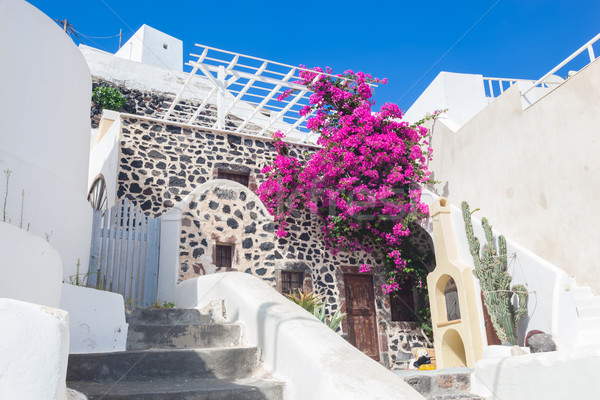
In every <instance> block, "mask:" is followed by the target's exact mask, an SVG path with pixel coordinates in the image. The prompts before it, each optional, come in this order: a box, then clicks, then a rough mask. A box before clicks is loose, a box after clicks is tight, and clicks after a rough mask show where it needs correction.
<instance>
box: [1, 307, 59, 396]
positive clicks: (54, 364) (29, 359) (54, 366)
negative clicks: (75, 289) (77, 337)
mask: <svg viewBox="0 0 600 400" xmlns="http://www.w3.org/2000/svg"><path fill="white" fill-rule="evenodd" d="M0 321H2V329H0V399H36V400H55V399H61V400H62V399H65V397H66V384H65V380H66V374H67V359H68V351H69V316H68V314H67V313H66V312H65V311H63V310H59V309H56V308H49V307H44V306H40V305H37V304H31V303H25V302H22V301H18V300H13V299H0Z"/></svg>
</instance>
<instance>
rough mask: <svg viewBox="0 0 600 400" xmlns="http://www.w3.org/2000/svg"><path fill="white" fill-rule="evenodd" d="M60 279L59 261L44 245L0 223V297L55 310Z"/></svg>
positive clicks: (31, 235)
mask: <svg viewBox="0 0 600 400" xmlns="http://www.w3.org/2000/svg"><path fill="white" fill-rule="evenodd" d="M62 275H63V270H62V261H61V257H60V255H59V254H58V252H57V251H56V250H55V249H54V248H53V247H52V246H50V244H49V243H48V242H47V241H45V240H44V239H42V238H41V237H39V236H36V235H34V234H32V233H29V232H27V231H25V230H24V229H19V228H18V227H16V226H14V225H11V224H8V223H6V222H0V297H7V298H12V299H18V300H22V301H27V302H30V303H36V304H41V305H45V306H49V307H57V308H58V306H59V305H60V285H61V280H62Z"/></svg>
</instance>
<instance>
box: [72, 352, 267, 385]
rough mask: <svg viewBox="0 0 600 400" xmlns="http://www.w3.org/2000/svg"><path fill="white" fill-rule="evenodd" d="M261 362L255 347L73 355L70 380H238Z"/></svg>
mask: <svg viewBox="0 0 600 400" xmlns="http://www.w3.org/2000/svg"><path fill="white" fill-rule="evenodd" d="M258 361H259V352H258V349H257V348H256V347H231V348H225V349H195V350H192V349H186V350H179V349H173V350H145V351H124V352H115V353H94V354H71V355H69V365H68V368H67V380H68V381H89V382H116V381H120V380H124V381H150V380H154V379H194V378H217V379H235V378H242V377H245V376H248V375H250V373H251V372H252V371H253V370H254V369H255V368H256V367H257V366H258Z"/></svg>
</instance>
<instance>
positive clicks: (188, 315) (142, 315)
mask: <svg viewBox="0 0 600 400" xmlns="http://www.w3.org/2000/svg"><path fill="white" fill-rule="evenodd" d="M125 318H126V320H127V323H128V324H135V325H204V324H210V323H211V322H212V318H211V317H210V315H206V314H201V313H200V311H198V310H195V309H179V308H134V309H133V310H129V311H127V313H126V314H125Z"/></svg>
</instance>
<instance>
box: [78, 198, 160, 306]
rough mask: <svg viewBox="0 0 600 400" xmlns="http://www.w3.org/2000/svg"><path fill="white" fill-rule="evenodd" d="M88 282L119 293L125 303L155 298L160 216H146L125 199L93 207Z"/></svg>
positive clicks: (143, 303) (146, 303)
mask: <svg viewBox="0 0 600 400" xmlns="http://www.w3.org/2000/svg"><path fill="white" fill-rule="evenodd" d="M92 229H93V230H92V246H91V251H90V265H89V268H88V280H87V282H88V285H90V286H92V287H96V288H97V289H103V290H108V291H111V292H116V293H121V294H122V295H123V298H124V299H125V302H126V304H127V305H129V306H137V307H147V306H149V305H151V304H152V303H154V302H155V301H157V290H158V259H159V245H160V218H149V217H146V216H145V215H144V214H143V213H142V212H141V211H140V210H139V209H138V208H136V207H135V204H133V203H132V202H130V201H129V200H128V199H125V200H122V201H120V202H119V203H118V204H117V205H116V206H114V207H111V208H110V209H109V210H106V211H104V212H103V211H101V210H94V223H93V228H92Z"/></svg>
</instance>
